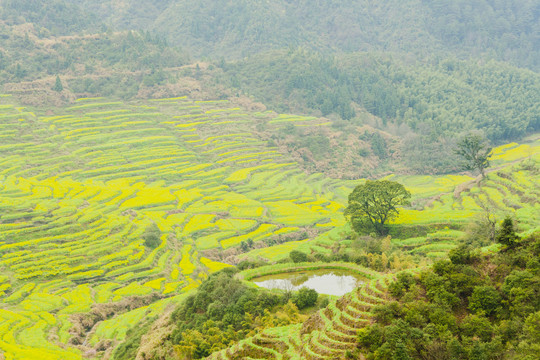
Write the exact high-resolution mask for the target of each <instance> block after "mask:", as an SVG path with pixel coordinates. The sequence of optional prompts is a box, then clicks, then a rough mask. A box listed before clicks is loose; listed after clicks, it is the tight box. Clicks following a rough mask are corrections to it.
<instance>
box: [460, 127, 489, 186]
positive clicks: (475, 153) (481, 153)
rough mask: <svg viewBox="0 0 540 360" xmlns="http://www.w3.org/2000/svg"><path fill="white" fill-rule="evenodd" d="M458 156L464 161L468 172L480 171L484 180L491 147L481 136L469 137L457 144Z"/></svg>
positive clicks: (473, 135)
mask: <svg viewBox="0 0 540 360" xmlns="http://www.w3.org/2000/svg"><path fill="white" fill-rule="evenodd" d="M456 154H457V155H459V156H461V158H462V159H463V166H464V167H465V169H467V170H478V171H479V172H480V174H482V178H484V177H485V176H486V175H485V172H484V169H485V168H487V167H488V166H489V157H490V156H491V147H489V146H488V144H487V142H486V141H485V140H484V138H483V137H482V136H480V135H475V134H472V135H467V136H465V137H463V138H462V139H461V140H460V141H459V142H458V144H457V149H456Z"/></svg>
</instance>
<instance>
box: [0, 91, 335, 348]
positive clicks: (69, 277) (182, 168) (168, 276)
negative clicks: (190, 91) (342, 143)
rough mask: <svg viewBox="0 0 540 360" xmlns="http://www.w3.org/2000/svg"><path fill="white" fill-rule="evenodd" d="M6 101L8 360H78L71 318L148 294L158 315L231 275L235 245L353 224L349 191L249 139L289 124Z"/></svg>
mask: <svg viewBox="0 0 540 360" xmlns="http://www.w3.org/2000/svg"><path fill="white" fill-rule="evenodd" d="M2 99H3V102H4V104H3V105H2V106H1V108H0V118H1V120H2V124H1V130H2V140H3V141H2V145H1V146H0V150H1V152H2V158H1V160H0V208H1V209H2V211H1V215H0V267H1V268H2V277H1V279H0V280H1V283H0V301H1V302H2V305H3V306H2V310H1V313H0V316H1V317H2V321H1V323H2V324H3V325H2V327H1V328H0V352H3V354H4V356H5V357H6V358H9V359H27V358H36V357H35V356H36V355H35V354H38V353H39V354H40V356H39V357H40V358H42V359H71V358H74V359H75V358H80V357H81V353H80V352H79V351H78V350H76V349H73V348H69V347H66V346H65V344H66V343H67V342H68V340H69V338H70V337H71V334H70V328H71V326H72V325H71V323H70V319H71V318H70V316H71V315H72V314H75V313H84V312H88V311H90V309H91V307H92V306H93V305H94V304H97V303H106V302H111V301H112V302H118V301H121V300H123V299H126V298H129V297H131V296H134V295H140V296H143V295H148V294H151V293H154V294H158V295H159V296H160V297H162V298H163V299H164V300H162V301H160V302H157V303H155V304H152V305H150V307H149V309H152V310H151V311H158V310H159V309H162V308H163V306H164V305H163V302H164V301H165V302H167V301H174V299H176V298H175V296H176V297H177V296H181V295H178V294H182V293H185V292H187V291H189V290H190V289H192V288H194V287H196V286H197V285H198V284H199V283H200V282H201V281H202V280H203V279H204V278H205V277H206V276H207V274H208V273H211V272H214V271H218V270H220V269H221V268H223V267H226V266H230V265H228V264H225V263H223V262H222V261H220V260H219V259H220V256H221V255H220V254H221V253H222V252H223V251H224V250H226V249H231V248H239V245H240V244H241V243H243V242H247V241H248V240H249V243H250V246H251V247H261V246H263V247H264V246H266V245H263V244H264V242H265V240H268V239H281V238H283V237H285V236H288V237H291V238H299V237H302V236H303V235H302V234H304V233H305V229H306V228H311V227H316V225H317V224H319V223H320V224H325V223H329V222H333V223H335V222H337V223H340V224H342V223H343V219H341V217H340V216H339V213H338V212H337V211H336V210H338V209H340V208H341V207H342V205H341V204H342V203H343V201H342V200H343V199H338V198H337V196H336V195H335V194H334V193H333V192H332V189H333V187H336V186H341V184H338V183H337V182H336V181H322V177H320V176H319V177H317V176H312V177H309V176H307V175H305V174H303V173H302V172H300V171H298V170H297V169H296V168H295V166H294V164H293V163H291V162H290V161H287V158H286V157H285V156H283V155H282V154H279V152H278V151H277V149H276V148H271V147H268V146H267V144H266V142H263V141H260V139H258V137H257V136H256V135H255V131H249V129H251V128H253V129H254V128H255V125H256V121H259V122H260V121H266V122H271V121H273V120H274V118H276V119H275V120H279V121H282V120H283V118H282V117H277V116H276V115H272V114H271V113H267V114H255V115H252V114H247V113H245V112H243V111H242V110H241V109H240V108H235V107H232V106H229V104H228V103H227V102H223V101H218V102H208V101H206V102H202V101H193V100H189V99H185V98H176V99H162V100H158V101H152V102H149V103H148V104H147V105H138V104H123V103H119V102H106V101H104V100H103V99H81V100H79V101H78V102H77V104H76V105H74V106H71V107H69V108H67V109H64V110H63V111H62V112H61V113H58V114H55V115H42V116H37V115H36V114H34V113H32V112H30V111H27V110H25V109H24V108H17V107H16V106H13V105H11V104H9V100H10V98H2ZM291 118H292V117H291ZM254 119H255V120H256V121H255V120H254ZM304 120H305V119H304ZM307 120H312V119H307ZM315 120H316V119H315ZM302 122H303V123H304V124H305V121H302ZM314 189H318V190H319V191H314ZM324 192H326V194H325V193H324ZM335 200H338V202H336V201H335ZM152 223H155V224H157V225H158V227H159V229H160V231H161V238H160V244H159V245H158V246H157V247H155V248H148V247H147V246H145V243H144V240H143V233H144V231H145V229H146V228H147V227H149V226H150V225H151V224H152ZM302 240H303V239H302ZM211 250H214V251H213V252H212V253H209V254H208V255H206V254H205V251H211ZM147 311H149V310H145V309H141V310H140V311H131V312H128V313H126V314H123V315H120V316H118V317H117V318H115V319H114V321H104V322H102V323H101V324H100V325H99V326H97V327H96V328H95V329H93V330H94V331H93V335H92V336H91V337H90V338H88V339H86V340H87V343H88V344H89V345H93V344H95V343H97V342H98V341H99V340H100V339H104V338H105V339H113V340H122V339H123V337H124V336H125V333H126V331H127V329H128V328H129V326H131V325H132V324H133V323H134V322H136V321H137V320H138V319H140V318H141V317H142V316H145V314H146V313H147ZM4 324H5V325H4ZM51 334H53V337H51Z"/></svg>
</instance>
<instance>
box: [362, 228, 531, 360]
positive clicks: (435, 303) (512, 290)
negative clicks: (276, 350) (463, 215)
mask: <svg viewBox="0 0 540 360" xmlns="http://www.w3.org/2000/svg"><path fill="white" fill-rule="evenodd" d="M497 240H498V241H499V242H500V243H501V244H503V248H502V249H501V251H500V252H498V253H496V254H493V255H482V254H480V253H479V252H478V251H475V250H473V249H474V247H475V245H477V244H475V243H474V242H473V244H462V245H461V246H459V247H457V248H456V249H454V250H452V251H451V252H450V254H449V260H441V261H439V262H436V263H435V264H434V265H433V267H432V268H430V269H426V270H424V271H423V272H422V273H420V274H419V275H416V276H413V275H411V274H410V273H402V274H399V275H398V280H397V281H396V282H394V283H392V284H390V286H389V290H390V294H391V295H392V297H393V300H392V301H389V302H388V303H386V304H384V305H380V306H377V307H375V308H373V310H372V312H373V314H374V317H375V320H376V322H375V324H373V325H370V326H367V327H366V328H364V329H362V330H361V331H360V333H359V336H358V344H359V346H360V347H361V348H362V349H363V350H367V352H368V356H367V358H368V359H419V358H422V359H500V358H504V359H531V360H532V359H537V355H538V351H539V350H540V348H539V347H538V339H539V338H540V332H539V329H540V327H539V325H540V301H539V300H540V263H539V259H540V239H539V238H538V235H536V236H533V237H529V238H525V239H520V238H519V237H518V236H517V235H515V232H514V230H513V225H512V221H511V220H510V219H507V220H505V221H504V223H503V228H502V229H501V232H500V233H499V235H498V236H497ZM471 245H472V246H471Z"/></svg>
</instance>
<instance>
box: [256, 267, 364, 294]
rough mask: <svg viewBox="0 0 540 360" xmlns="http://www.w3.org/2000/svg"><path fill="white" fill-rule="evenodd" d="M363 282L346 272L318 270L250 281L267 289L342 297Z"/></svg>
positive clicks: (357, 276)
mask: <svg viewBox="0 0 540 360" xmlns="http://www.w3.org/2000/svg"><path fill="white" fill-rule="evenodd" d="M364 280H365V278H363V277H362V276H360V275H358V274H355V273H352V272H350V271H347V270H334V269H320V270H309V271H300V272H288V273H281V274H275V275H268V276H261V277H258V278H253V279H252V280H251V281H252V282H253V283H255V284H256V285H257V286H260V287H264V288H267V289H281V290H289V291H294V290H298V289H300V288H302V287H307V288H309V289H313V290H315V291H317V292H318V293H319V294H327V295H336V296H343V295H345V294H346V293H348V292H351V291H352V290H353V289H354V288H356V287H358V286H359V285H360V284H362V283H363V282H364Z"/></svg>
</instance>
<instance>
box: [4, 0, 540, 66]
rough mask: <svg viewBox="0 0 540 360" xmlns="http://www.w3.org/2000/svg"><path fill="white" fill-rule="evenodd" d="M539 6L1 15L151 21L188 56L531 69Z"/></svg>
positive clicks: (28, 2)
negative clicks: (364, 56) (301, 52)
mask: <svg viewBox="0 0 540 360" xmlns="http://www.w3.org/2000/svg"><path fill="white" fill-rule="evenodd" d="M539 7H540V5H539V4H538V3H537V2H536V1H534V0H520V1H517V0H512V1H501V0H474V1H465V0H460V1H455V0H438V1H421V0H407V1H398V0H391V1H384V2H371V1H368V0H354V1H350V2H346V3H344V2H341V1H335V0H322V1H315V2H314V1H305V0H303V1H294V2H291V1H285V0H280V1H273V2H271V3H254V2H251V1H245V0H244V1H235V2H231V1H223V0H221V1H201V2H197V3H193V2H190V1H185V0H182V1H172V0H162V1H159V2H154V1H149V0H144V1H134V0H130V1H123V2H121V3H119V2H116V1H110V0H100V1H95V0H76V1H65V0H46V1H42V2H40V6H35V1H33V0H17V1H6V5H5V6H4V9H3V11H2V13H1V18H2V19H5V20H8V21H10V22H22V21H28V22H34V23H35V24H37V25H40V26H42V27H44V28H46V29H47V30H49V31H51V32H52V33H53V34H58V35H63V34H68V33H70V32H75V31H81V30H84V31H95V30H96V29H101V28H111V29H118V30H126V29H129V30H132V29H135V30H152V31H155V32H157V33H160V34H162V35H163V36H165V37H166V39H167V40H168V41H169V42H170V43H172V44H175V45H180V46H182V47H185V48H187V49H189V51H190V53H191V54H192V55H194V56H201V55H203V56H208V57H211V58H214V59H215V58H217V57H219V56H225V57H236V58H238V57H243V56H247V55H252V54H254V53H258V52H264V51H267V50H269V49H279V48H287V47H291V46H292V47H296V46H299V45H302V46H305V47H307V48H308V49H315V50H321V51H325V52H353V51H392V52H407V53H410V54H417V55H419V56H421V57H426V56H428V55H431V54H434V53H435V54H443V55H445V56H446V55H448V54H457V55H458V56H460V57H478V56H482V55H485V56H488V57H491V58H496V59H498V60H503V61H510V62H512V63H514V64H516V65H519V66H524V67H529V68H531V69H535V70H538V67H539V66H540V63H539V56H538V52H539V49H540V46H539V41H540V38H539V37H538V31H539V26H540V25H539V24H540V21H539V16H540V15H539V14H540V10H539Z"/></svg>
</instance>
